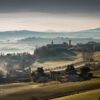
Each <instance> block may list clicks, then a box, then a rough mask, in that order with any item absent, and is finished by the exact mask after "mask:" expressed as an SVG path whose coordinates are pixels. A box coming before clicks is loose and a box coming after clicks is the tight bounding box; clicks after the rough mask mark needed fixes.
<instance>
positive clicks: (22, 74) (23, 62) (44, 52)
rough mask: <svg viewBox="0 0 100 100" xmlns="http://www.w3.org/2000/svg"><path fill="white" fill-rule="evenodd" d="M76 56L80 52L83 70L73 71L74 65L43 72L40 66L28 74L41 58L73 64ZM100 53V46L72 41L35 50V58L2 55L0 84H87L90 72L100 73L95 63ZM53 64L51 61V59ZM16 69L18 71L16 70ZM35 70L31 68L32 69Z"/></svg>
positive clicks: (99, 67)
mask: <svg viewBox="0 0 100 100" xmlns="http://www.w3.org/2000/svg"><path fill="white" fill-rule="evenodd" d="M76 52H81V54H82V59H83V62H81V63H84V65H83V66H80V67H79V68H76V67H75V66H76V65H75V64H70V65H65V66H60V67H59V68H56V69H55V70H53V69H47V70H46V69H44V68H43V66H41V67H38V66H37V70H31V66H32V64H33V63H34V62H35V60H37V59H41V58H45V59H46V58H50V59H53V58H55V57H56V58H61V59H66V60H74V59H75V56H76V55H77V53H76ZM95 52H100V43H96V42H93V41H92V42H88V43H86V44H77V45H72V43H71V40H69V42H68V43H66V42H64V43H62V44H54V42H53V41H52V42H51V44H47V45H46V46H42V47H40V48H36V50H35V52H34V55H31V54H28V53H23V54H7V55H3V54H1V56H0V59H1V60H2V61H3V60H4V59H6V61H7V63H6V64H4V66H3V68H5V71H4V70H2V69H0V83H1V84H2V83H13V82H30V81H33V82H39V83H40V82H43V83H44V82H49V81H60V82H70V81H71V82H76V81H82V80H89V79H91V78H93V77H94V76H93V73H92V71H93V70H98V69H100V62H99V61H95V60H94V56H93V55H94V53H95ZM53 60H54V59H53ZM17 67H18V68H17ZM33 67H34V66H33Z"/></svg>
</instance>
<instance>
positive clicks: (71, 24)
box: [0, 0, 100, 31]
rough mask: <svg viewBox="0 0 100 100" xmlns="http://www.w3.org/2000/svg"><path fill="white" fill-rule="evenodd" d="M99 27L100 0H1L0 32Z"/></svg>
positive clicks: (76, 29)
mask: <svg viewBox="0 0 100 100" xmlns="http://www.w3.org/2000/svg"><path fill="white" fill-rule="evenodd" d="M98 27H100V0H0V31H15V30H31V31H80V30H85V29H91V28H98Z"/></svg>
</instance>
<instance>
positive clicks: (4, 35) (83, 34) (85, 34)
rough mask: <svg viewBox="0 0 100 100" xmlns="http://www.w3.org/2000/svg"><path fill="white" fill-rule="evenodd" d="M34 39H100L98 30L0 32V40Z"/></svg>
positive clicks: (99, 29) (99, 30)
mask: <svg viewBox="0 0 100 100" xmlns="http://www.w3.org/2000/svg"><path fill="white" fill-rule="evenodd" d="M29 37H35V38H37V37H38V38H39V37H40V38H56V37H65V38H98V39H100V28H95V29H89V30H82V31H78V32H38V31H27V30H22V31H6V32H0V40H11V39H24V38H29Z"/></svg>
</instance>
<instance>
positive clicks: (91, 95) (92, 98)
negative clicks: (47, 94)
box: [53, 89, 100, 100]
mask: <svg viewBox="0 0 100 100" xmlns="http://www.w3.org/2000/svg"><path fill="white" fill-rule="evenodd" d="M53 100H100V89H96V90H91V91H87V92H83V93H79V94H74V95H70V96H66V97H62V98H57V99H53Z"/></svg>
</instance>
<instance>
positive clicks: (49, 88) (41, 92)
mask: <svg viewBox="0 0 100 100" xmlns="http://www.w3.org/2000/svg"><path fill="white" fill-rule="evenodd" d="M93 89H100V79H93V80H89V81H84V82H69V83H57V82H51V83H45V84H34V83H21V84H14V85H5V86H4V85H3V86H0V100H32V99H31V98H32V96H35V97H38V98H39V100H45V99H47V100H48V99H53V98H58V97H62V96H66V95H72V94H76V93H80V92H84V91H88V90H93Z"/></svg>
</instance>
